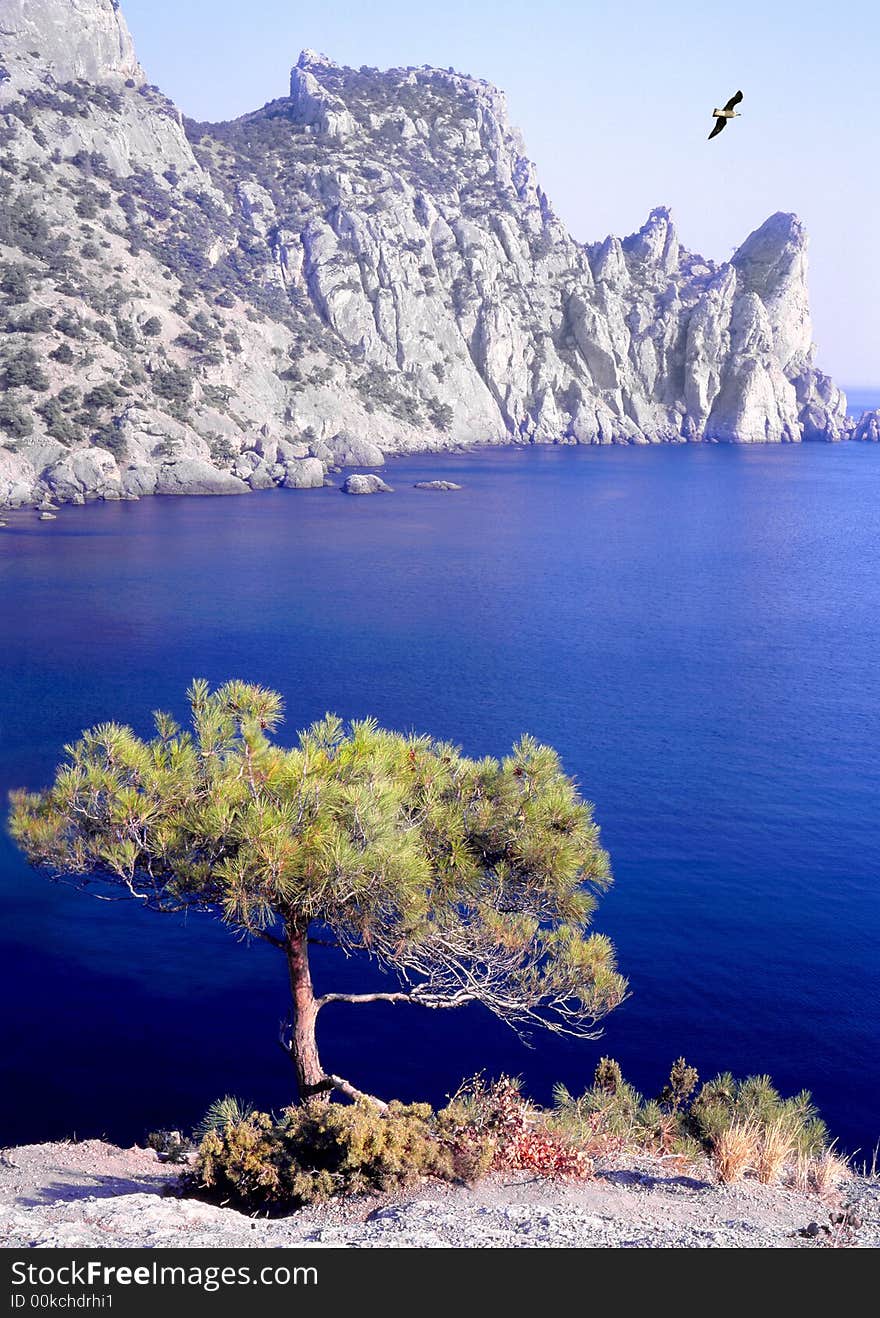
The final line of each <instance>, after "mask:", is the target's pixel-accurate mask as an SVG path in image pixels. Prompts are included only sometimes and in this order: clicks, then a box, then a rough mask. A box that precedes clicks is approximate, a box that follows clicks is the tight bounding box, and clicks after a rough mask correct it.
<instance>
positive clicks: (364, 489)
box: [340, 472, 394, 494]
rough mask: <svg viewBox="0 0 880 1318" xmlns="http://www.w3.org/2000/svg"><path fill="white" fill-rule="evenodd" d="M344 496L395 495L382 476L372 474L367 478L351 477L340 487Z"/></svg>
mask: <svg viewBox="0 0 880 1318" xmlns="http://www.w3.org/2000/svg"><path fill="white" fill-rule="evenodd" d="M340 488H341V490H342V493H343V494H393V493H394V491H393V490H392V488H391V486H390V485H386V484H385V482H384V481H383V479H382V477H381V476H375V475H374V474H373V473H372V472H371V473H370V474H369V475H367V476H349V477H348V479H347V480H345V481H344V482H343V484H342V485H341V486H340Z"/></svg>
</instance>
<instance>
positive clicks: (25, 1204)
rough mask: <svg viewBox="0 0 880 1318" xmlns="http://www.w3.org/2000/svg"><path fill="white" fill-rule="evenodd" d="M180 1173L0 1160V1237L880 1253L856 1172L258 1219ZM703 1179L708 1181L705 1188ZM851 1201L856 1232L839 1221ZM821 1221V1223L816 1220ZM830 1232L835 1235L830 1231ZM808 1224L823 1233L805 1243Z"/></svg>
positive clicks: (640, 1178)
mask: <svg viewBox="0 0 880 1318" xmlns="http://www.w3.org/2000/svg"><path fill="white" fill-rule="evenodd" d="M178 1170H179V1169H178V1168H175V1167H172V1166H169V1165H167V1164H163V1163H160V1162H159V1161H158V1160H157V1158H156V1155H155V1154H154V1153H153V1152H152V1151H151V1150H146V1149H139V1148H133V1149H118V1148H115V1147H114V1146H112V1145H109V1144H104V1143H101V1142H100V1141H98V1140H88V1141H86V1142H84V1143H81V1144H32V1145H26V1146H23V1147H21V1148H15V1149H7V1150H5V1151H3V1153H2V1155H0V1241H2V1243H3V1245H5V1246H6V1247H8V1248H30V1247H36V1248H51V1247H58V1246H60V1247H68V1248H77V1249H82V1248H89V1247H95V1246H99V1247H107V1246H136V1247H145V1248H158V1247H168V1246H172V1247H180V1246H211V1245H223V1246H239V1247H240V1246H248V1247H263V1248H273V1247H274V1248H278V1247H284V1246H288V1245H306V1246H314V1247H318V1248H320V1247H322V1246H323V1247H326V1246H334V1245H342V1246H347V1247H351V1248H367V1249H370V1248H381V1249H384V1248H398V1247H407V1248H420V1249H425V1248H427V1249H431V1248H445V1247H449V1246H453V1247H460V1248H490V1247H509V1246H516V1247H527V1248H571V1247H588V1248H621V1249H664V1248H675V1249H743V1248H748V1249H755V1248H759V1249H790V1248H815V1247H817V1246H820V1247H824V1246H828V1245H845V1246H854V1247H862V1248H871V1247H876V1246H877V1245H878V1244H880V1181H878V1180H876V1179H874V1180H866V1179H862V1178H857V1177H854V1178H852V1179H851V1180H849V1181H847V1182H846V1183H845V1184H844V1185H843V1186H842V1187H841V1188H840V1191H839V1192H838V1194H837V1195H836V1196H835V1199H834V1201H833V1202H832V1201H829V1202H827V1203H823V1202H821V1201H820V1200H818V1199H817V1198H815V1197H813V1196H806V1195H803V1194H799V1193H796V1192H794V1191H791V1190H785V1189H779V1188H770V1187H767V1186H762V1185H759V1184H758V1183H757V1182H755V1181H742V1182H740V1183H738V1184H736V1185H733V1186H726V1187H724V1186H718V1185H714V1184H713V1183H712V1182H711V1180H709V1179H708V1172H707V1170H706V1169H705V1168H702V1169H701V1168H697V1169H690V1170H689V1172H688V1173H687V1174H683V1173H682V1172H681V1171H680V1170H678V1169H677V1168H675V1167H672V1166H669V1165H667V1164H664V1163H663V1162H662V1160H656V1159H655V1160H652V1159H644V1160H639V1161H637V1162H633V1161H629V1162H627V1163H626V1164H625V1165H621V1164H617V1165H614V1166H607V1167H604V1168H600V1170H599V1174H598V1176H597V1178H596V1179H595V1180H593V1181H590V1182H587V1183H586V1184H584V1183H571V1182H567V1183H566V1182H562V1183H560V1182H548V1181H546V1180H543V1179H536V1178H533V1177H529V1176H527V1175H525V1174H523V1173H512V1174H509V1175H504V1176H502V1175H495V1176H492V1177H489V1178H487V1179H486V1180H485V1181H484V1182H482V1183H481V1184H480V1185H478V1186H476V1187H475V1188H473V1189H466V1188H463V1187H460V1186H448V1185H443V1184H439V1183H437V1182H426V1183H424V1184H423V1185H421V1186H420V1187H419V1188H418V1189H417V1190H415V1191H410V1192H408V1193H406V1194H401V1195H375V1196H367V1197H360V1198H357V1199H347V1200H340V1201H334V1202H333V1203H330V1204H326V1205H322V1206H321V1207H317V1208H310V1209H306V1210H303V1211H302V1212H299V1213H295V1214H292V1215H291V1216H290V1217H287V1218H280V1219H275V1220H272V1221H269V1220H266V1219H259V1220H256V1219H252V1218H248V1217H246V1216H243V1215H242V1214H241V1213H237V1212H235V1211H233V1210H232V1209H230V1208H220V1207H215V1206H214V1205H211V1204H205V1203H201V1202H199V1201H197V1200H194V1199H181V1198H178V1197H177V1196H176V1194H175V1192H174V1188H175V1184H176V1180H177V1172H178ZM704 1177H705V1179H704ZM845 1205H849V1206H851V1211H850V1217H851V1218H852V1219H853V1221H854V1224H853V1225H844V1226H841V1225H834V1224H833V1223H832V1221H831V1218H832V1215H833V1214H838V1213H840V1211H841V1209H842V1208H843V1206H845ZM811 1223H813V1224H815V1226H813V1227H812V1228H811V1227H810V1224H811ZM826 1227H829V1228H830V1230H825V1228H826ZM808 1228H810V1229H811V1230H812V1231H813V1232H814V1234H812V1235H805V1234H801V1233H802V1232H804V1231H805V1230H806V1229H808Z"/></svg>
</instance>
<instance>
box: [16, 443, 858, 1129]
mask: <svg viewBox="0 0 880 1318" xmlns="http://www.w3.org/2000/svg"><path fill="white" fill-rule="evenodd" d="M386 474H387V475H388V478H389V480H390V481H391V483H392V484H394V485H395V486H396V489H397V492H396V493H395V494H394V495H393V496H387V497H386V496H377V497H374V498H368V499H350V498H344V497H342V496H341V495H340V494H339V493H338V492H336V491H334V490H317V491H310V492H296V493H294V492H284V491H273V492H270V493H266V494H260V495H253V496H250V497H248V498H242V499H206V500H197V499H181V500H174V499H154V500H146V501H144V502H142V503H139V504H122V505H116V506H114V505H100V506H92V507H88V508H85V509H63V510H62V511H61V512H60V513H59V515H58V519H57V521H55V522H52V523H46V524H42V523H40V522H38V521H37V520H36V519H35V518H34V517H33V515H32V514H29V515H27V516H26V517H22V518H19V519H14V520H13V524H12V525H11V526H10V527H9V528H8V529H6V530H4V531H2V532H0V537H2V538H0V633H2V637H3V642H2V654H3V684H2V690H0V791H2V792H3V793H4V796H5V792H6V790H7V789H8V788H9V787H11V786H13V785H19V784H26V785H29V786H34V787H36V786H38V785H41V784H43V783H45V782H46V781H47V780H48V779H49V777H50V775H51V772H52V769H53V766H54V765H55V763H56V761H57V760H58V758H59V755H60V751H61V747H62V745H63V743H64V742H65V741H68V740H70V739H71V738H72V737H74V736H75V735H76V734H77V732H78V731H79V730H80V729H81V728H83V727H85V726H88V725H89V724H91V723H93V722H96V721H98V720H102V719H107V718H115V719H120V720H125V721H128V722H130V723H132V724H133V725H134V726H135V727H136V728H137V729H138V730H140V731H143V732H146V731H148V729H149V712H150V710H152V709H153V708H155V707H157V706H161V707H164V708H169V709H172V710H174V711H175V712H176V713H178V714H179V715H182V714H183V713H184V708H185V706H184V700H183V695H184V691H185V689H186V686H187V685H188V683H189V681H190V679H191V678H192V677H193V676H194V675H202V676H205V677H207V678H209V679H211V680H212V681H213V682H220V681H223V680H224V679H226V678H228V677H231V676H240V677H243V678H248V679H250V680H253V681H256V682H261V683H265V684H268V685H271V686H273V687H276V688H278V689H279V690H280V691H282V692H283V693H284V696H285V699H286V701H287V707H288V735H292V731H293V730H294V729H296V728H297V727H299V726H302V725H303V724H305V723H308V722H310V721H311V720H312V719H314V718H315V717H317V716H319V715H320V714H322V713H323V712H324V711H325V710H326V709H333V710H336V711H337V712H338V713H339V714H341V715H343V716H345V717H356V716H360V715H365V714H368V713H369V714H375V715H376V716H377V717H378V718H379V719H380V720H381V721H382V722H383V723H385V724H388V725H390V726H392V727H395V728H400V729H406V728H410V727H414V728H416V729H420V730H427V731H431V732H432V733H434V734H436V735H437V736H439V737H444V738H450V739H452V740H454V741H456V742H458V743H460V744H461V745H462V746H463V747H464V748H465V749H466V750H467V751H468V752H471V753H475V754H477V753H493V754H500V753H503V752H504V751H505V750H506V749H507V748H508V747H509V746H510V744H511V742H512V741H513V740H514V739H515V738H516V737H517V736H518V735H519V734H520V733H521V732H523V731H525V730H528V731H530V732H532V733H534V734H535V735H536V736H538V737H540V738H542V739H544V740H546V741H549V742H551V743H553V744H554V745H555V746H557V747H558V748H559V750H560V751H561V753H562V755H563V757H564V760H565V764H566V766H567V768H568V769H569V770H570V771H571V772H573V773H574V774H576V775H577V777H578V779H579V781H580V783H581V784H582V787H583V790H584V792H585V793H586V794H587V795H588V796H589V797H590V798H591V799H592V800H593V801H595V803H596V811H597V817H598V819H599V821H600V823H601V825H602V829H603V837H604V841H605V843H606V845H607V846H608V847H609V849H610V851H611V855H612V860H613V865H614V872H615V877H616V884H615V887H614V889H613V891H612V892H611V893H610V894H609V895H608V896H607V897H606V898H605V899H604V900H603V902H602V904H601V907H600V911H599V916H598V921H597V926H598V927H599V928H600V929H602V930H603V931H606V932H608V933H609V934H610V935H612V937H613V938H614V940H615V942H616V944H617V947H618V951H619V957H620V962H621V965H622V968H623V969H624V971H625V972H626V973H627V974H628V975H629V977H630V980H631V986H632V997H631V999H630V1000H629V1001H628V1002H627V1003H626V1004H625V1005H624V1006H623V1007H622V1008H621V1009H620V1010H619V1011H618V1012H616V1013H615V1014H614V1015H613V1016H612V1017H611V1018H610V1020H609V1022H608V1027H607V1032H606V1036H605V1038H604V1039H603V1040H602V1041H601V1043H600V1044H568V1043H561V1042H556V1041H552V1040H551V1041H549V1042H548V1041H546V1040H540V1041H538V1043H537V1046H536V1048H535V1049H534V1050H533V1051H528V1050H525V1049H523V1048H522V1047H521V1046H520V1044H519V1043H518V1042H517V1041H516V1039H515V1038H514V1036H512V1035H511V1034H510V1033H509V1032H508V1031H506V1030H505V1029H504V1028H503V1027H501V1026H500V1025H497V1024H496V1023H494V1022H493V1021H492V1019H491V1018H489V1017H488V1016H486V1015H485V1014H484V1013H482V1012H481V1011H480V1010H479V1009H476V1008H474V1009H470V1008H469V1009H467V1010H465V1011H461V1012H456V1013H449V1014H448V1015H445V1016H444V1015H442V1014H441V1015H437V1016H435V1015H433V1014H431V1013H427V1012H424V1013H421V1014H420V1013H419V1012H418V1011H417V1009H415V1008H413V1009H412V1011H411V1013H408V1012H407V1011H406V1010H405V1009H402V1008H398V1009H394V1008H389V1007H383V1006H376V1007H370V1008H364V1007H361V1008H353V1007H344V1006H336V1007H331V1008H328V1010H327V1011H326V1012H325V1014H324V1016H323V1018H322V1046H323V1052H324V1057H325V1060H326V1062H327V1063H328V1065H330V1066H332V1068H333V1069H336V1070H339V1071H341V1072H343V1073H344V1074H346V1075H348V1076H350V1077H351V1078H352V1079H353V1080H354V1081H355V1083H357V1084H359V1085H362V1086H364V1087H365V1088H368V1089H373V1090H375V1091H376V1092H380V1093H383V1094H386V1095H392V1094H396V1095H398V1096H400V1097H404V1098H415V1097H427V1098H431V1099H435V1100H436V1099H440V1098H442V1096H443V1095H444V1094H445V1093H447V1092H448V1091H449V1090H450V1089H452V1088H454V1087H455V1085H456V1083H457V1082H458V1080H459V1079H460V1077H461V1076H462V1075H464V1074H466V1073H469V1072H473V1071H474V1070H477V1069H479V1068H482V1067H485V1068H487V1069H488V1070H489V1071H490V1072H497V1071H499V1070H501V1069H506V1070H509V1071H513V1072H517V1073H521V1074H524V1075H525V1076H526V1077H527V1079H528V1081H529V1084H530V1086H531V1087H532V1089H533V1092H534V1093H535V1094H536V1095H537V1096H538V1097H540V1098H546V1097H548V1096H549V1092H550V1087H551V1084H552V1082H553V1081H554V1080H557V1079H561V1080H564V1081H565V1082H566V1083H567V1084H568V1085H569V1086H570V1087H572V1088H574V1087H577V1086H582V1085H584V1084H585V1083H586V1082H587V1081H588V1079H589V1077H590V1074H591V1072H592V1069H593V1067H594V1065H595V1062H596V1059H597V1057H598V1056H599V1055H600V1052H607V1053H610V1054H612V1055H614V1056H616V1057H617V1058H618V1059H619V1060H620V1062H621V1063H622V1065H623V1067H624V1070H625V1072H626V1073H627V1074H628V1075H629V1077H630V1078H631V1079H632V1080H633V1081H634V1082H635V1083H637V1084H638V1085H639V1086H641V1087H644V1088H645V1089H647V1090H648V1091H656V1089H657V1088H658V1087H659V1085H660V1083H661V1082H662V1080H663V1078H664V1074H665V1072H666V1070H667V1069H668V1066H669V1063H670V1061H671V1060H672V1059H673V1058H674V1057H676V1056H677V1055H678V1054H679V1053H684V1054H685V1055H686V1056H687V1057H688V1059H689V1060H690V1061H692V1062H693V1063H694V1064H695V1065H696V1066H698V1068H699V1070H700V1072H701V1074H703V1075H706V1076H708V1075H709V1074H712V1073H714V1072H715V1071H717V1070H719V1069H724V1068H729V1069H731V1070H734V1071H736V1072H739V1073H745V1072H765V1071H766V1072H770V1073H772V1074H773V1076H774V1077H775V1078H776V1079H777V1081H778V1082H779V1084H780V1085H781V1086H782V1087H784V1088H785V1089H786V1090H788V1091H791V1090H796V1089H799V1088H800V1087H802V1086H807V1087H810V1088H812V1089H813V1090H814V1092H815V1094H816V1096H817V1098H818V1100H819V1102H820V1104H821V1106H822V1108H823V1110H824V1111H825V1113H826V1114H827V1116H828V1118H829V1120H830V1123H831V1125H832V1127H833V1129H834V1130H835V1132H836V1133H837V1134H838V1135H839V1136H840V1138H841V1141H842V1143H843V1144H844V1145H845V1146H846V1147H848V1148H850V1149H854V1148H856V1147H859V1148H861V1149H863V1150H870V1149H871V1148H872V1147H873V1145H874V1142H875V1141H876V1140H877V1138H878V1136H880V1113H878V1110H877V1104H876V1096H877V1093H878V1088H880V1085H878V1082H880V1048H878V1008H880V968H878V960H877V946H878V941H880V881H878V872H880V826H878V821H880V811H878V805H880V765H878V754H877V748H878V744H880V701H878V694H877V688H878V674H880V449H878V448H875V447H868V446H855V445H844V446H840V447H831V446H828V447H825V446H820V445H816V446H805V447H785V448H774V447H761V448H753V449H744V448H729V447H717V448H715V447H705V448H704V447H681V448H667V447H659V448H655V449H608V450H598V449H573V450H572V449H536V450H525V451H500V452H494V453H490V452H486V453H479V454H475V455H474V454H472V455H468V456H462V457H457V456H450V455H446V456H444V457H424V458H419V459H418V460H409V459H408V460H405V461H399V462H396V463H393V464H389V466H388V469H387V473H386ZM431 477H446V478H449V479H453V480H458V481H460V482H461V483H462V484H463V485H464V486H465V489H464V490H462V491H461V492H460V493H456V494H449V495H441V494H428V493H420V492H419V491H415V490H413V489H412V488H411V486H412V483H413V482H414V481H416V480H419V479H424V478H431ZM0 905H2V919H0V943H2V948H0V976H2V979H3V984H2V1001H3V1010H2V1020H0V1143H3V1144H6V1143H11V1142H15V1141H22V1140H28V1139H43V1138H48V1137H52V1136H61V1135H66V1134H70V1133H71V1132H74V1131H75V1132H76V1133H77V1134H79V1135H94V1134H101V1133H107V1134H108V1135H110V1136H112V1137H114V1138H117V1139H121V1140H131V1139H134V1138H139V1137H141V1136H142V1135H143V1133H144V1131H145V1130H147V1129H150V1128H152V1127H155V1126H160V1125H170V1126H186V1125H187V1124H188V1123H191V1122H192V1121H193V1120H194V1119H196V1118H197V1117H198V1116H199V1114H200V1113H201V1111H202V1110H203V1109H204V1107H205V1106H206V1105H207V1104H208V1103H209V1102H210V1101H211V1100H212V1099H213V1098H215V1097H217V1096H218V1095H220V1094H222V1093H226V1092H235V1093H239V1094H241V1095H243V1096H245V1097H247V1098H249V1099H251V1100H253V1101H255V1102H256V1103H258V1104H260V1105H265V1106H272V1105H279V1104H281V1103H283V1102H284V1101H285V1100H287V1099H289V1097H290V1094H291V1088H292V1085H291V1077H290V1075H289V1074H288V1071H287V1063H286V1059H285V1058H284V1057H283V1055H282V1054H281V1052H280V1050H279V1049H278V1048H277V1046H276V1044H275V1038H276V1033H277V1022H278V1020H279V1018H280V1017H282V1016H283V1015H284V1014H285V1012H286V1009H287V1004H286V999H285V982H284V973H283V965H282V964H281V963H280V961H278V962H277V963H276V954H274V953H273V952H272V951H271V950H269V949H264V948H262V947H261V948H246V947H241V946H238V945H237V944H236V943H235V942H234V941H233V940H232V938H231V937H229V936H228V935H227V934H226V933H225V932H224V931H223V930H222V929H221V928H220V927H219V926H218V925H217V924H215V923H213V922H211V921H210V920H208V919H206V918H204V917H195V918H194V917H190V919H189V921H188V922H187V923H184V922H177V921H175V920H173V919H171V918H168V917H159V916H156V915H150V914H145V913H142V912H138V911H137V910H135V909H134V908H132V907H130V906H128V905H127V904H118V905H107V904H104V903H99V902H94V901H92V900H90V899H88V898H86V897H84V896H81V895H78V894H76V893H73V892H71V891H69V890H67V889H64V888H58V887H53V886H51V885H50V884H48V883H47V882H46V881H45V880H44V879H42V878H40V877H38V876H34V875H32V874H31V873H30V872H29V871H28V869H27V868H26V867H25V866H24V865H23V864H22V862H21V861H20V859H19V858H18V856H17V855H16V853H15V851H14V849H13V848H12V846H11V845H10V843H9V841H8V839H6V838H5V837H4V838H2V840H0ZM317 977H318V981H319V984H320V985H322V986H325V985H334V986H351V985H361V984H363V983H364V975H363V973H362V971H361V970H360V969H359V968H358V967H356V966H354V965H352V964H351V963H341V964H336V963H335V962H333V961H332V960H329V959H328V955H327V954H325V956H324V958H323V959H322V960H320V961H319V964H318V966H317Z"/></svg>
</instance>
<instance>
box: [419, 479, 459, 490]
mask: <svg viewBox="0 0 880 1318" xmlns="http://www.w3.org/2000/svg"><path fill="white" fill-rule="evenodd" d="M413 489H414V490H460V489H461V486H460V485H456V483H455V481H416V483H415V485H414V486H413Z"/></svg>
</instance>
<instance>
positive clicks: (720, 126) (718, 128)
mask: <svg viewBox="0 0 880 1318" xmlns="http://www.w3.org/2000/svg"><path fill="white" fill-rule="evenodd" d="M726 127H727V120H726V119H716V120H715V127H714V128H713V129H712V131H711V133H710V134H709V136H708V138H707V141H709V142H711V141H712V138H713V137H717V136H718V134H719V133H721V132H723V131H724V129H725V128H726Z"/></svg>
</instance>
